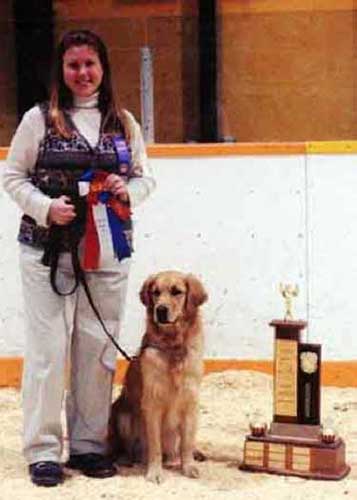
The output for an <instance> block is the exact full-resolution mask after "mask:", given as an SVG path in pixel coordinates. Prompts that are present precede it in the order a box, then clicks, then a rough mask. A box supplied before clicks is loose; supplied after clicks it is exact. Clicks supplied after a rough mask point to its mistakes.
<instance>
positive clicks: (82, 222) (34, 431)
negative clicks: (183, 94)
mask: <svg viewBox="0 0 357 500" xmlns="http://www.w3.org/2000/svg"><path fill="white" fill-rule="evenodd" d="M3 183H4V188H5V190H7V192H8V193H9V194H10V196H11V197H12V198H13V199H14V200H15V202H16V203H17V204H18V205H19V207H20V208H21V210H22V211H23V213H24V215H23V217H22V220H21V225H20V232H19V238H18V239H19V241H20V264H21V276H22V283H23V294H24V304H25V313H26V322H27V324H26V335H27V338H26V349H25V363H24V373H23V385H22V392H23V412H24V455H25V459H26V460H27V462H28V464H29V473H30V477H31V480H32V481H33V482H34V483H35V484H37V485H44V486H55V485H57V484H59V483H61V482H62V481H63V478H64V475H63V469H62V465H61V463H60V460H61V454H62V442H63V435H62V426H61V409H62V399H63V395H64V388H65V367H66V361H67V359H68V358H69V360H70V367H71V368H70V378H69V394H68V396H67V401H66V416H67V430H68V437H69V453H70V457H69V461H68V462H67V464H66V465H67V466H68V467H71V468H75V469H79V470H80V471H82V472H83V473H84V474H86V475H88V476H91V477H109V476H112V475H114V474H115V472H116V471H115V468H114V466H113V464H112V463H111V462H110V461H109V459H108V458H106V451H107V449H106V437H107V423H108V418H109V410H110V404H111V396H112V381H113V373H114V370H115V360H116V349H115V347H114V346H113V344H112V342H111V341H110V339H108V337H107V336H106V335H105V333H104V331H103V328H102V325H101V324H100V321H99V320H98V317H97V316H96V314H95V313H94V311H93V307H92V306H91V305H90V303H89V301H88V297H87V294H86V293H85V287H84V286H82V284H83V281H85V283H84V285H85V284H87V285H88V288H89V293H90V296H91V298H92V300H93V305H94V306H95V308H97V310H98V312H99V315H100V317H101V319H102V320H103V321H104V324H105V326H106V328H107V330H109V332H110V334H111V335H112V336H113V337H115V338H117V336H118V331H119V322H120V319H121V317H122V313H123V304H124V300H125V294H126V287H127V278H128V272H129V266H130V258H129V257H130V253H131V219H130V209H131V208H133V207H135V206H136V205H138V204H139V203H140V202H142V201H143V200H144V199H145V198H146V197H147V196H148V195H149V194H150V193H151V192H152V190H153V189H154V187H155V182H154V180H153V178H152V176H151V174H150V171H149V169H148V165H147V157H146V153H145V147H144V142H143V139H142V135H141V131H140V127H139V125H138V124H137V122H136V121H135V119H134V118H133V116H132V115H131V114H130V113H129V112H128V111H125V110H121V111H118V110H117V108H116V105H115V100H114V95H113V89H112V83H111V73H110V66H109V61H108V56H107V50H106V47H105V45H104V44H103V42H102V41H101V40H100V38H99V37H98V36H97V35H95V34H94V33H92V32H90V31H87V30H77V31H71V32H69V33H67V34H65V35H64V37H63V39H62V41H61V42H60V44H59V46H58V49H57V54H56V57H55V64H54V73H53V79H52V85H51V90H50V100H49V103H45V104H41V105H39V106H35V107H33V108H32V109H30V110H29V111H28V112H27V113H25V115H24V117H23V119H22V121H21V123H20V125H19V127H18V129H17V131H16V133H15V135H14V137H13V140H12V143H11V147H10V150H9V154H8V158H7V164H6V167H5V171H4V176H3ZM103 196H104V197H103ZM83 200H85V201H84V202H83ZM103 228H104V229H103ZM114 253H115V257H114V256H113V255H114ZM78 255H79V257H78ZM79 261H80V262H81V267H80V268H79V270H78V262H79ZM81 269H84V273H82V271H81ZM83 274H84V278H81V276H82V275H83ZM78 281H81V283H80V286H76V282H77V284H78ZM71 292H73V293H71ZM66 294H67V295H66Z"/></svg>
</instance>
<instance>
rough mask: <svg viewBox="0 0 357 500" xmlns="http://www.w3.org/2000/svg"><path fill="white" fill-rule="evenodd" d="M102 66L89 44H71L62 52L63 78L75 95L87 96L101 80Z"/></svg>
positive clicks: (95, 89)
mask: <svg viewBox="0 0 357 500" xmlns="http://www.w3.org/2000/svg"><path fill="white" fill-rule="evenodd" d="M102 78H103V68H102V65H101V62H100V60H99V56H98V54H97V52H96V51H95V50H94V49H92V48H91V47H90V46H89V45H79V46H73V47H70V48H69V49H67V50H66V52H65V53H64V54H63V79H64V83H65V84H66V86H67V87H68V88H69V89H70V90H71V92H72V94H73V95H74V96H75V97H89V96H91V95H92V94H94V92H96V91H97V90H98V88H99V86H100V84H101V82H102Z"/></svg>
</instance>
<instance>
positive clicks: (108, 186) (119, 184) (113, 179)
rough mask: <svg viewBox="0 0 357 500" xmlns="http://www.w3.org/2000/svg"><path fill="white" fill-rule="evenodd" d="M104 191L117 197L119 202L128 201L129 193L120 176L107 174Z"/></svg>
mask: <svg viewBox="0 0 357 500" xmlns="http://www.w3.org/2000/svg"><path fill="white" fill-rule="evenodd" d="M103 187H104V189H105V191H110V192H111V193H112V194H113V195H114V196H117V197H118V198H119V199H120V200H121V201H123V202H127V201H128V200H129V193H128V189H127V187H126V183H125V181H124V179H122V177H120V175H117V174H109V175H108V177H107V178H106V179H105V182H104V186H103Z"/></svg>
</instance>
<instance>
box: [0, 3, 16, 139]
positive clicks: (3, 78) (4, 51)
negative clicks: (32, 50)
mask: <svg viewBox="0 0 357 500" xmlns="http://www.w3.org/2000/svg"><path fill="white" fill-rule="evenodd" d="M15 64H16V61H15V42H14V27H13V16H12V1H11V0H1V2H0V103H1V104H0V146H2V145H3V146H7V145H8V144H9V142H10V139H11V135H12V132H13V130H14V128H15V126H16V121H17V116H16V113H17V110H16V66H15Z"/></svg>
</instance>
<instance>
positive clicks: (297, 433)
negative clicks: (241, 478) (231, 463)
mask: <svg viewBox="0 0 357 500" xmlns="http://www.w3.org/2000/svg"><path fill="white" fill-rule="evenodd" d="M240 469H242V470H246V471H252V472H267V473H270V474H282V475H287V476H299V477H306V478H310V479H329V480H338V479H342V478H343V477H345V476H346V475H347V474H348V472H349V471H350V467H349V466H348V465H346V462H345V443H344V442H343V440H342V439H340V438H337V439H336V440H335V441H333V442H332V443H325V442H324V441H322V439H321V427H320V426H319V425H300V424H285V423H276V422H275V423H273V424H272V425H271V428H270V429H269V431H268V432H266V433H265V434H264V435H263V436H253V435H250V436H247V438H246V440H245V445H244V456H243V463H242V464H241V466H240Z"/></svg>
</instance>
